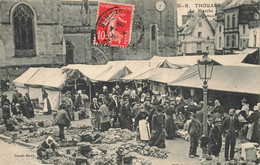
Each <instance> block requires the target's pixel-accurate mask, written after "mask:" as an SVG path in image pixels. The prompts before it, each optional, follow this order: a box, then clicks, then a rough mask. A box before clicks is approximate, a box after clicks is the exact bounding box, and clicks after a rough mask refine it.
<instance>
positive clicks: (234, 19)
mask: <svg viewBox="0 0 260 165" xmlns="http://www.w3.org/2000/svg"><path fill="white" fill-rule="evenodd" d="M235 26H236V17H235V14H233V16H232V27H233V28H234V27H235Z"/></svg>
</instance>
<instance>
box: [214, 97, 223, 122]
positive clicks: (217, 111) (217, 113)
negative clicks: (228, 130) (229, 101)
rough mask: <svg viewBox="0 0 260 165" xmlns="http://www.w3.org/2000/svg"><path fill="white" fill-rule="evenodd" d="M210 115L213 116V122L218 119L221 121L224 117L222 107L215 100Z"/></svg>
mask: <svg viewBox="0 0 260 165" xmlns="http://www.w3.org/2000/svg"><path fill="white" fill-rule="evenodd" d="M211 113H212V114H213V122H214V120H215V119H216V118H220V119H222V118H223V116H224V108H223V106H222V105H221V104H220V102H219V101H218V100H215V102H214V108H213V110H212V111H211Z"/></svg>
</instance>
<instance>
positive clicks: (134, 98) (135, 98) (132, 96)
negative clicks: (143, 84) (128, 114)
mask: <svg viewBox="0 0 260 165" xmlns="http://www.w3.org/2000/svg"><path fill="white" fill-rule="evenodd" d="M134 102H135V103H139V97H138V95H137V94H136V91H135V90H132V91H131V94H130V98H129V104H130V106H131V107H133V106H134V104H133V103H134Z"/></svg>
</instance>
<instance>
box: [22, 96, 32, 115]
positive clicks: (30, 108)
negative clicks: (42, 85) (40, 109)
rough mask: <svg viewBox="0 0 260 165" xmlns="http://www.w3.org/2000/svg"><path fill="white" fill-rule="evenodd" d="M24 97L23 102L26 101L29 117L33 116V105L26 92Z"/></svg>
mask: <svg viewBox="0 0 260 165" xmlns="http://www.w3.org/2000/svg"><path fill="white" fill-rule="evenodd" d="M24 99H25V102H26V106H27V108H28V113H29V114H28V115H29V118H33V117H34V110H33V105H32V102H31V99H30V97H29V94H28V93H25V96H24Z"/></svg>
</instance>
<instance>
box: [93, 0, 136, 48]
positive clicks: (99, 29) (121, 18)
mask: <svg viewBox="0 0 260 165" xmlns="http://www.w3.org/2000/svg"><path fill="white" fill-rule="evenodd" d="M133 12H134V6H133V5H123V4H115V3H105V2H100V3H99V8H98V19H97V23H96V36H95V41H94V43H95V44H96V45H102V46H119V47H128V46H129V43H130V39H131V28H132V21H133V20H132V18H133Z"/></svg>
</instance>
